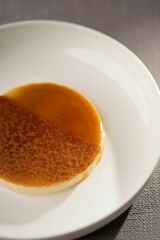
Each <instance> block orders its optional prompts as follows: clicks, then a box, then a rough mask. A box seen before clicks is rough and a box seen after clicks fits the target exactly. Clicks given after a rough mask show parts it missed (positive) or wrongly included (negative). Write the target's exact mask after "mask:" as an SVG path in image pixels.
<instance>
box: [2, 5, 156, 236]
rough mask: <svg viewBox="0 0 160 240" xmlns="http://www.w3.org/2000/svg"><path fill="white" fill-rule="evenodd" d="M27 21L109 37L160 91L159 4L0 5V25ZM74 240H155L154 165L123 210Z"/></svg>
mask: <svg viewBox="0 0 160 240" xmlns="http://www.w3.org/2000/svg"><path fill="white" fill-rule="evenodd" d="M29 19H54V20H63V21H69V22H74V23H78V24H82V25H85V26H88V27H91V28H94V29H97V30H99V31H101V32H104V33H106V34H107V35H110V36H112V37H114V38H115V39H117V40H119V41H120V42H122V43H123V44H124V45H126V46H127V47H128V48H130V49H131V50H132V51H133V52H134V53H135V54H137V55H138V56H139V57H140V59H141V60H142V61H143V62H144V63H145V64H146V66H147V67H148V68H149V69H150V71H151V72H152V74H153V76H154V77H155V79H156V81H157V83H158V85H159V86H160V78H159V76H160V1H159V0H153V1H152V0H26V1H24V0H0V24H3V23H7V22H12V21H20V20H29ZM80 239H81V240H86V239H91V240H92V239H93V240H95V239H98V240H100V239H101V240H103V239H107V240H113V239H116V240H160V164H159V165H158V167H157V169H156V170H155V172H154V174H153V176H152V178H151V179H150V181H149V183H148V185H147V186H146V188H145V189H144V191H143V192H142V194H141V195H140V197H139V198H138V199H137V200H136V201H135V203H134V204H133V206H132V207H131V208H130V209H129V210H127V211H126V212H125V213H124V214H122V215H121V216H120V217H119V218H117V219H116V220H114V221H113V222H112V223H110V224H108V225H107V226H105V227H103V228H102V229H100V230H98V231H96V232H94V233H92V234H90V235H87V236H84V237H82V238H80Z"/></svg>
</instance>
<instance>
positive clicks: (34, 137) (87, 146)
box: [0, 96, 100, 187]
mask: <svg viewBox="0 0 160 240" xmlns="http://www.w3.org/2000/svg"><path fill="white" fill-rule="evenodd" d="M99 152H100V146H99V145H97V144H93V143H91V142H89V141H86V140H84V139H82V138H81V137H76V136H74V135H72V134H71V133H70V132H68V131H65V130H62V129H60V128H58V127H56V126H55V125H54V124H51V123H49V122H48V121H46V120H43V119H42V118H40V117H38V116H36V115H33V114H32V113H31V112H30V111H28V110H27V109H25V108H22V107H20V106H18V105H17V104H15V103H13V102H12V101H11V100H8V99H7V98H6V97H3V96H2V97H0V178H3V179H5V180H7V181H11V182H12V183H15V184H21V185H23V186H36V187H42V186H48V185H51V184H55V183H61V182H64V181H67V180H70V179H72V178H73V177H75V176H76V175H77V174H79V173H81V172H83V171H84V170H85V169H86V168H87V167H88V166H89V165H90V164H91V163H92V162H93V160H94V159H95V158H96V156H97V154H98V153H99Z"/></svg>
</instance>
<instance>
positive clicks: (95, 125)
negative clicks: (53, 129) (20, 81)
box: [5, 83, 102, 144]
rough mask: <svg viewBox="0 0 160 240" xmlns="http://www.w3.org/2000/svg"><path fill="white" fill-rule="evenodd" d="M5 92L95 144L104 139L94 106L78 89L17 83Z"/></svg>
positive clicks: (58, 124) (44, 84) (46, 84)
mask: <svg viewBox="0 0 160 240" xmlns="http://www.w3.org/2000/svg"><path fill="white" fill-rule="evenodd" d="M5 96H6V97H7V98H8V99H10V100H12V101H14V102H15V103H17V104H18V105H19V106H21V107H24V108H26V109H28V110H29V111H30V112H32V113H33V114H34V115H37V116H39V117H41V118H43V119H45V120H47V121H48V122H50V123H53V124H54V125H56V126H57V127H60V128H62V129H64V130H67V131H69V132H71V133H72V134H73V135H75V136H80V137H82V138H84V139H86V140H88V141H90V142H92V143H94V144H100V143H101V140H102V130H101V120H100V117H99V115H98V113H97V111H96V110H95V108H94V106H93V105H92V104H91V103H90V102H89V101H88V100H87V99H86V98H85V97H83V96H82V95H81V94H79V93H78V92H76V91H74V90H72V89H70V88H67V87H64V86H59V85H56V84H51V83H40V84H30V85H26V86H23V87H18V88H15V89H13V90H12V91H10V92H8V93H6V94H5Z"/></svg>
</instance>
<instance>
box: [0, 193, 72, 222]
mask: <svg viewBox="0 0 160 240" xmlns="http://www.w3.org/2000/svg"><path fill="white" fill-rule="evenodd" d="M73 190H74V188H71V189H68V190H66V191H63V192H59V193H54V194H51V195H47V196H27V195H23V194H19V193H15V192H13V191H11V190H8V189H5V188H1V189H0V213H1V214H0V224H9V225H17V224H25V223H29V222H34V221H36V220H37V219H39V218H41V217H42V216H44V215H45V214H47V213H48V212H49V211H52V210H54V209H55V208H57V207H58V206H59V205H61V204H63V203H64V202H65V201H66V200H67V198H68V197H69V195H70V194H71V193H72V192H73Z"/></svg>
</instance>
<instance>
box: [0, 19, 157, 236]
mask: <svg viewBox="0 0 160 240" xmlns="http://www.w3.org/2000/svg"><path fill="white" fill-rule="evenodd" d="M35 24H36V25H41V24H46V25H48V24H49V25H57V26H58V25H59V26H63V27H72V28H75V29H80V30H84V31H86V32H88V33H93V34H95V36H99V37H101V38H103V39H104V40H105V39H106V40H109V41H110V42H113V43H114V44H116V45H117V46H118V47H120V48H121V49H123V50H124V51H125V52H126V53H128V54H129V56H130V57H132V58H134V60H135V61H136V62H137V63H138V64H139V65H140V66H141V68H143V71H145V72H146V74H147V75H148V77H149V78H150V83H151V84H152V85H153V87H154V91H155V92H156V94H157V96H158V98H159V105H160V90H159V87H158V84H157V83H156V81H155V79H154V77H153V76H152V74H151V72H150V71H149V69H148V68H147V67H146V65H145V64H144V63H143V62H142V60H141V59H140V58H139V57H138V56H137V55H136V54H135V53H134V52H132V51H131V50H130V49H129V48H128V47H126V46H125V45H124V44H122V43H121V42H119V41H118V40H116V39H114V38H112V37H110V36H108V35H107V34H105V33H103V32H100V31H98V30H95V29H92V28H90V27H87V26H83V25H80V24H77V23H72V22H66V21H59V20H45V19H44V20H41V19H37V20H23V21H14V22H10V23H5V24H2V25H0V32H1V30H3V29H7V28H8V29H9V28H14V27H18V26H24V27H25V26H26V25H30V26H32V25H35ZM147 81H149V79H147ZM159 158H160V150H159V152H158V153H157V157H156V161H155V163H154V164H153V167H152V169H151V170H150V171H149V173H148V174H147V177H146V178H145V181H143V183H142V184H141V185H140V186H139V187H138V188H137V191H135V193H134V194H130V195H131V196H130V195H129V196H128V198H127V200H126V201H125V202H124V203H123V204H122V205H121V206H120V207H117V208H115V209H114V211H112V212H111V213H110V214H109V215H107V216H105V217H104V218H101V219H97V220H96V221H95V220H94V223H91V224H88V225H87V226H85V227H82V228H77V229H76V230H75V231H72V232H68V233H65V234H61V235H57V236H54V239H63V240H65V239H70V237H72V238H78V237H81V236H84V235H86V234H89V233H91V232H92V231H96V230H97V229H99V228H101V227H103V226H104V225H106V224H108V223H109V222H111V221H113V220H114V219H115V218H117V217H118V216H120V214H122V213H123V212H124V211H125V210H127V209H128V208H129V207H130V206H131V205H132V204H133V202H134V201H135V199H136V198H137V197H138V196H139V195H140V193H141V192H142V190H143V189H144V187H145V186H146V185H147V183H148V181H149V180H150V178H151V176H152V175H153V173H154V171H155V169H156V167H157V166H158V164H159V162H160V159H159ZM52 237H53V236H51V235H49V236H47V235H46V236H43V237H41V236H40V237H33V238H32V239H44V238H46V239H50V238H52ZM0 238H5V239H14V238H10V237H6V236H3V235H1V234H0ZM16 238H17V239H22V237H16ZM23 239H31V238H25V237H23Z"/></svg>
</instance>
